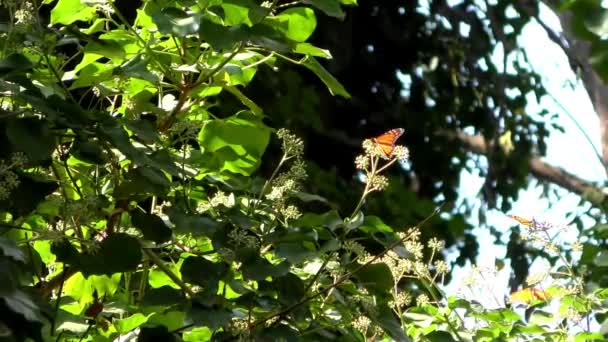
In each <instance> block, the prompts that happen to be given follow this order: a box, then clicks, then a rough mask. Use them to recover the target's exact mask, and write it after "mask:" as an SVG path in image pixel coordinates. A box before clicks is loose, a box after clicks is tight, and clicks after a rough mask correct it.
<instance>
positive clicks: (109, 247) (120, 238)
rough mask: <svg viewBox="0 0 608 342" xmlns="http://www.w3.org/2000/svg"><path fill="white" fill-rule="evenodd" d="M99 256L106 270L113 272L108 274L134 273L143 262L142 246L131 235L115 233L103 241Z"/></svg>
mask: <svg viewBox="0 0 608 342" xmlns="http://www.w3.org/2000/svg"><path fill="white" fill-rule="evenodd" d="M118 251H120V252H118ZM99 256H101V260H102V261H103V263H104V264H105V265H106V268H107V269H108V270H111V271H110V272H108V271H106V272H105V273H106V274H108V273H116V272H127V271H133V270H135V269H136V268H137V266H138V265H139V263H140V262H141V257H142V254H141V246H140V244H139V241H137V239H136V238H134V237H132V236H130V235H127V234H124V233H114V234H112V235H110V236H108V238H106V239H105V240H103V241H102V243H101V247H100V252H99Z"/></svg>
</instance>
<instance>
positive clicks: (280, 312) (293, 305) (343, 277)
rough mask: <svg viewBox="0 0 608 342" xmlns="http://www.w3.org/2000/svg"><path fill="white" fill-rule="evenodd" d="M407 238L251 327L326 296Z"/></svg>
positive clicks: (422, 223)
mask: <svg viewBox="0 0 608 342" xmlns="http://www.w3.org/2000/svg"><path fill="white" fill-rule="evenodd" d="M440 208H441V207H437V208H436V209H435V210H434V211H433V213H431V214H430V215H429V216H427V217H426V218H425V219H424V220H422V221H421V222H420V223H418V224H417V225H416V226H417V227H421V226H423V225H424V224H425V223H426V222H428V221H429V220H430V219H431V218H433V217H434V216H435V215H437V213H438V212H439V210H440ZM407 238H408V236H405V237H403V238H401V239H398V240H397V241H395V242H393V243H392V244H390V245H389V246H388V247H386V248H385V249H384V250H383V251H382V252H381V253H379V254H377V255H375V256H374V257H373V258H371V259H370V260H368V261H367V262H366V263H364V264H362V265H360V266H358V267H357V268H355V269H354V270H352V271H350V272H348V273H346V274H345V275H343V276H341V277H340V278H338V280H336V281H335V282H334V283H333V284H332V285H330V286H328V287H326V288H324V289H322V290H319V292H317V293H315V294H312V295H310V296H307V297H304V298H303V299H302V300H300V301H299V302H297V303H295V304H292V305H290V306H288V307H286V308H285V309H283V310H281V311H279V312H277V313H274V314H272V315H270V316H268V317H266V318H262V319H261V320H259V321H257V322H255V323H253V324H252V325H251V329H253V328H255V327H257V326H259V325H261V324H263V323H264V322H266V321H268V320H271V319H273V318H275V317H278V316H282V315H285V314H286V313H288V312H290V311H291V310H293V309H295V308H297V307H298V306H300V305H302V304H304V303H307V302H309V301H311V300H313V299H315V298H317V297H319V296H321V295H322V294H324V293H326V292H328V291H330V290H331V289H333V288H335V287H337V286H338V285H340V284H342V283H343V282H345V281H347V280H348V279H350V277H352V276H353V275H354V274H356V273H357V272H359V271H361V270H362V269H364V268H365V267H367V266H369V265H370V264H372V263H374V262H375V261H376V260H378V259H379V258H381V257H383V256H384V254H386V253H387V252H388V251H390V250H391V249H393V248H395V247H396V246H397V245H399V244H400V243H402V242H403V241H404V240H406V239H407Z"/></svg>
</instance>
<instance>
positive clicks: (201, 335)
mask: <svg viewBox="0 0 608 342" xmlns="http://www.w3.org/2000/svg"><path fill="white" fill-rule="evenodd" d="M212 335H213V332H212V331H211V329H209V328H207V327H204V328H194V329H192V330H190V331H186V332H184V337H183V338H184V342H200V341H211V336H212Z"/></svg>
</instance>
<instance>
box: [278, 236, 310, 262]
mask: <svg viewBox="0 0 608 342" xmlns="http://www.w3.org/2000/svg"><path fill="white" fill-rule="evenodd" d="M275 252H276V254H277V255H278V256H280V257H282V258H286V259H287V260H288V261H289V262H290V263H292V264H299V263H301V262H303V261H305V260H306V259H308V258H310V257H312V256H314V255H315V251H314V250H311V249H309V248H307V247H306V246H305V245H304V243H302V241H300V242H286V243H280V244H277V245H276V251H275Z"/></svg>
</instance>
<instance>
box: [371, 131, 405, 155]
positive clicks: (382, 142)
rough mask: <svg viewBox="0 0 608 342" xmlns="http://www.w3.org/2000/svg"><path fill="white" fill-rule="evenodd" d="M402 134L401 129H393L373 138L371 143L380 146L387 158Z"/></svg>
mask: <svg viewBox="0 0 608 342" xmlns="http://www.w3.org/2000/svg"><path fill="white" fill-rule="evenodd" d="M403 132H405V130H404V129H403V128H394V129H391V130H390V131H388V132H386V133H384V134H382V135H380V136H377V137H375V138H373V139H372V141H373V142H374V143H376V144H377V145H378V146H380V148H381V149H382V152H384V155H385V156H386V157H389V156H390V155H391V154H392V153H393V150H394V149H395V142H396V141H397V139H399V137H400V136H401V135H403Z"/></svg>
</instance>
